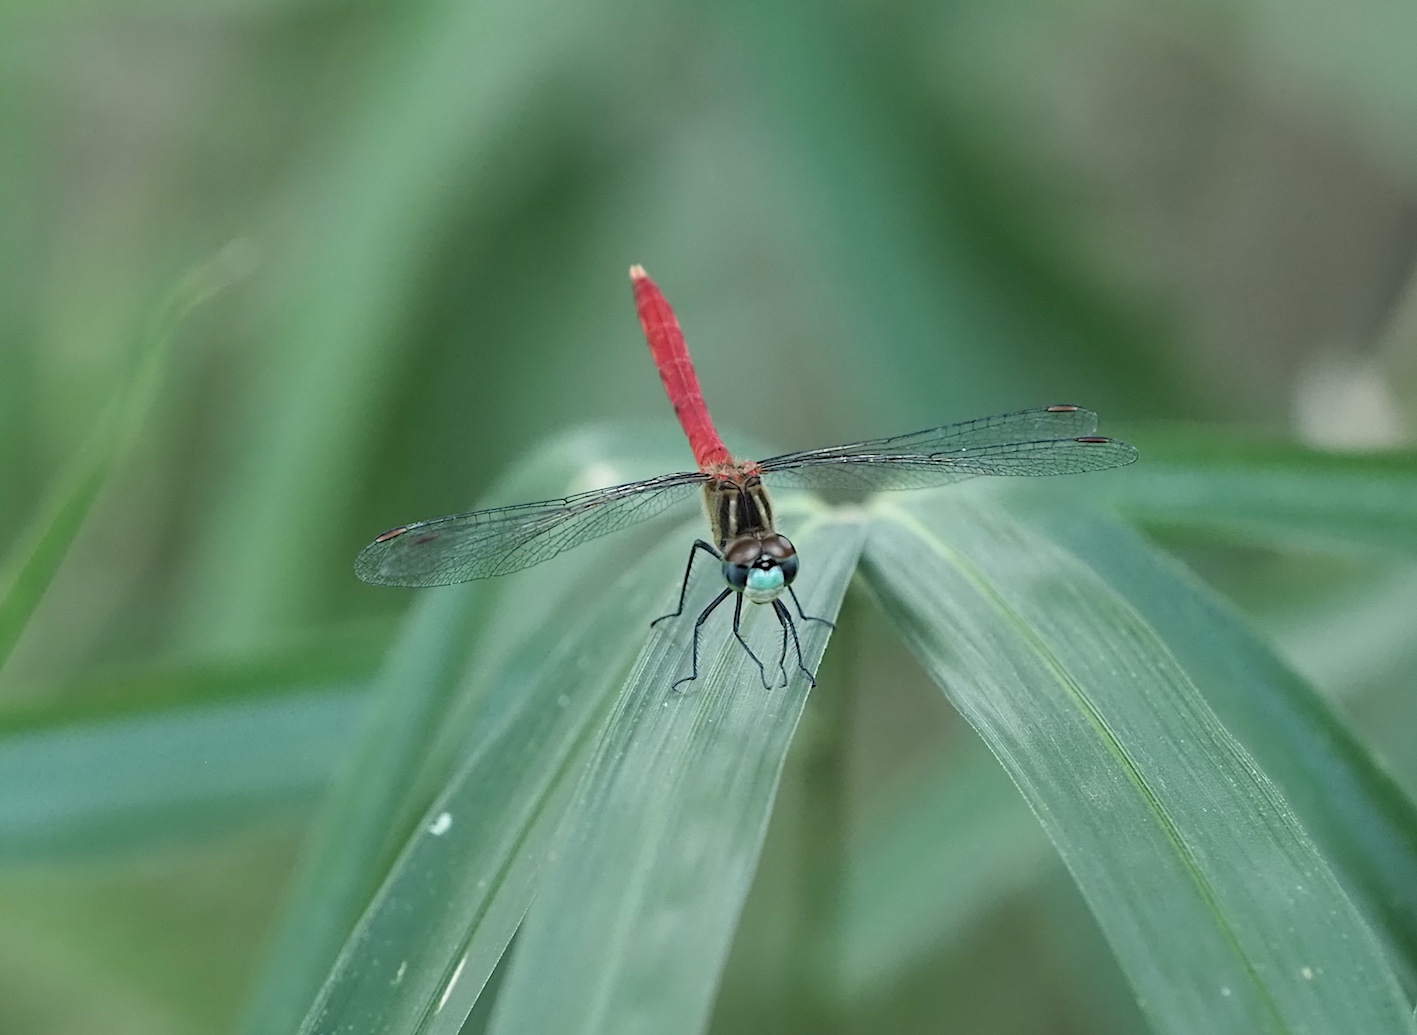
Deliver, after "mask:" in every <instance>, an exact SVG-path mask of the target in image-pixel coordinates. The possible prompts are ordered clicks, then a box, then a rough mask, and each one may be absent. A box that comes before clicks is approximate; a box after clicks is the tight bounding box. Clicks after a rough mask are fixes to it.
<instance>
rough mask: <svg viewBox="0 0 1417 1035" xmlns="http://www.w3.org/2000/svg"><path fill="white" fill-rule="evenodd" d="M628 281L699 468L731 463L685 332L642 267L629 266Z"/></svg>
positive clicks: (647, 336)
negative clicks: (686, 340)
mask: <svg viewBox="0 0 1417 1035" xmlns="http://www.w3.org/2000/svg"><path fill="white" fill-rule="evenodd" d="M630 282H631V283H632V284H633V285H634V287H635V308H637V309H638V310H639V312H640V324H641V326H643V327H644V329H645V338H646V339H648V341H649V350H650V352H651V353H652V354H653V356H654V365H655V366H657V367H658V368H659V376H660V378H661V379H663V381H664V388H665V391H667V392H668V393H669V401H670V402H671V403H673V404H674V413H675V414H676V415H677V416H678V418H679V423H680V425H682V426H683V428H684V434H685V435H687V436H689V446H690V447H691V448H692V449H693V451H694V459H695V461H697V462H698V465H699V470H701V471H710V470H713V469H715V468H718V467H722V466H723V465H724V464H731V463H732V462H733V456H732V454H731V453H729V452H728V448H727V447H726V446H725V445H724V444H723V439H721V438H719V436H718V430H717V429H716V428H715V427H714V426H713V418H712V417H710V416H709V411H708V404H707V403H705V402H704V394H703V392H701V391H700V390H699V379H698V376H697V375H696V374H695V373H694V361H693V360H691V359H690V358H689V346H688V345H687V344H685V342H684V332H683V331H681V330H680V329H679V321H678V319H676V318H675V316H674V310H673V309H671V308H670V307H669V303H668V301H666V300H665V297H664V295H663V293H662V292H661V291H660V290H659V287H658V286H657V285H656V284H655V282H654V281H652V280H650V279H649V274H647V273H645V270H644V267H643V266H631V267H630Z"/></svg>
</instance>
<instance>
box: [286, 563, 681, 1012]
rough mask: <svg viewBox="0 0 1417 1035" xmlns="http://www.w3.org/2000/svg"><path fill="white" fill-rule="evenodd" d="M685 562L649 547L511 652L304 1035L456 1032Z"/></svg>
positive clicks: (525, 895)
mask: <svg viewBox="0 0 1417 1035" xmlns="http://www.w3.org/2000/svg"><path fill="white" fill-rule="evenodd" d="M680 558H681V544H680V543H679V542H677V541H675V540H672V539H666V540H665V541H663V542H662V543H661V544H660V546H659V548H658V549H655V550H651V551H648V552H647V553H646V555H645V556H643V557H642V558H641V559H640V561H639V563H638V564H636V565H634V566H633V567H632V568H631V569H630V570H629V571H628V572H626V574H625V575H624V576H623V577H622V578H620V579H619V580H618V581H617V582H615V583H613V584H612V585H611V587H610V589H609V591H607V590H606V588H605V586H604V584H601V585H600V587H599V592H598V593H597V594H596V596H595V598H594V601H592V600H591V599H590V598H589V597H588V596H587V595H586V593H585V592H584V591H583V592H582V595H581V602H582V604H583V605H584V606H582V607H581V608H580V609H579V611H580V616H579V620H578V621H575V622H572V623H567V624H566V625H562V626H559V632H558V635H557V637H556V639H555V641H554V644H555V645H554V646H551V647H550V648H549V649H548V644H547V643H546V642H545V641H544V640H543V639H541V638H540V637H531V638H530V639H528V640H527V641H526V642H525V643H524V644H523V646H522V648H521V649H520V650H519V651H516V652H514V653H513V654H512V655H511V656H510V657H509V658H508V659H507V662H506V665H505V668H504V669H503V672H502V674H501V676H500V678H499V679H498V680H497V681H496V683H495V684H494V685H492V686H491V687H489V688H488V692H487V694H486V696H485V698H484V699H483V701H482V702H481V706H480V707H479V708H478V709H477V712H476V714H475V715H474V717H473V721H472V723H471V730H472V735H473V740H472V741H471V742H470V748H469V750H470V753H469V754H468V756H467V758H466V760H465V761H464V762H463V763H462V765H461V767H460V769H459V770H458V772H456V773H455V774H454V776H453V777H452V779H451V781H450V782H449V783H448V784H447V786H446V788H445V789H444V790H443V791H442V793H441V794H440V795H439V796H438V797H437V799H436V800H435V801H434V803H433V806H432V807H431V809H430V810H429V811H428V814H427V816H426V818H425V822H424V823H423V825H422V826H421V827H420V828H419V830H418V832H417V833H416V834H415V836H414V837H413V839H412V840H411V841H410V842H409V844H408V845H407V846H406V848H405V850H404V852H403V855H402V857H401V858H400V859H399V861H398V862H397V864H396V865H395V867H394V869H393V871H392V872H391V874H390V876H389V878H388V880H387V881H386V882H385V884H384V886H383V888H382V889H381V890H380V892H379V894H378V896H377V897H376V898H375V900H374V902H373V903H372V904H371V906H370V908H369V910H368V912H367V913H366V915H365V916H364V917H363V918H362V919H361V921H360V922H359V925H358V926H357V928H356V929H355V931H354V933H353V934H352V935H351V937H350V939H349V942H348V944H347V945H346V947H345V949H344V951H343V952H342V953H341V955H340V958H339V961H338V963H337V964H336V966H335V969H334V972H333V974H332V975H331V978H330V980H329V981H328V982H327V983H326V985H325V988H324V989H323V990H322V992H321V996H320V1001H319V1003H318V1004H317V1006H316V1008H315V1010H313V1011H312V1012H311V1014H310V1015H309V1016H308V1017H307V1019H306V1022H305V1026H304V1027H303V1028H302V1029H301V1030H302V1031H305V1032H310V1033H312V1035H313V1033H318V1032H324V1031H343V1032H350V1033H355V1032H370V1033H373V1032H381V1033H382V1032H390V1033H394V1032H424V1031H441V1030H451V1031H456V1030H458V1028H459V1027H460V1026H461V1024H462V1022H463V1019H464V1018H465V1017H466V1016H467V1012H468V1011H469V1010H470V1009H471V1006H472V1003H473V1002H474V1001H475V1000H476V998H477V995H478V993H479V992H480V990H481V988H482V986H483V984H484V982H485V981H486V980H487V977H488V975H489V974H490V973H491V970H492V967H493V966H494V965H495V964H496V962H497V960H498V959H499V958H500V956H501V954H502V952H503V950H504V949H505V948H506V945H507V942H508V941H509V940H510V938H511V936H512V933H513V932H514V931H515V930H516V926H517V924H518V923H519V922H520V920H521V917H522V913H523V912H524V911H525V909H526V906H527V903H528V902H529V901H530V898H531V895H532V892H533V890H534V886H535V880H536V877H537V873H538V870H539V868H540V866H541V865H542V863H543V862H544V860H545V857H546V851H545V842H546V840H547V838H548V837H549V836H550V835H551V834H553V833H554V831H555V829H556V825H557V823H558V821H559V817H560V814H561V812H562V810H564V808H565V805H566V801H567V799H568V793H567V792H568V791H569V790H570V788H571V787H573V786H574V782H575V776H576V775H577V774H578V773H579V771H580V767H581V766H582V765H583V763H584V762H585V760H586V758H587V757H588V751H589V749H590V748H591V747H592V746H593V745H594V743H595V738H596V734H597V733H598V731H599V729H600V725H601V722H602V721H603V719H604V717H605V714H606V712H607V709H608V707H609V704H610V701H611V700H612V698H613V695H614V692H615V691H616V690H617V689H618V688H619V686H620V682H621V678H622V677H623V673H624V671H625V669H626V667H627V666H628V665H629V663H630V660H631V658H632V657H633V656H634V652H635V651H636V650H638V649H639V647H640V645H641V644H642V643H643V642H644V640H645V638H646V636H647V635H649V634H648V625H649V622H650V620H651V618H653V617H654V615H655V614H656V613H657V611H658V610H659V609H661V608H662V607H663V605H664V600H665V598H666V590H667V588H668V586H669V583H670V580H671V579H672V578H673V575H672V571H673V568H674V566H675V563H676V562H677V561H678V560H679V559H680Z"/></svg>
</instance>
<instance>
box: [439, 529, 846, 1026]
mask: <svg viewBox="0 0 1417 1035" xmlns="http://www.w3.org/2000/svg"><path fill="white" fill-rule="evenodd" d="M860 536H861V528H860V525H859V522H851V521H833V520H830V519H824V520H819V521H816V522H812V523H810V524H807V525H804V526H802V527H800V529H799V530H798V531H797V533H796V535H795V536H794V538H795V540H796V542H797V545H798V548H799V550H800V552H801V553H802V555H803V556H804V557H805V558H810V560H811V571H812V578H811V579H804V580H802V581H803V583H805V585H804V586H803V587H802V593H801V594H800V595H801V597H802V604H803V606H804V608H805V609H806V611H807V613H808V614H822V615H826V616H831V615H834V614H835V613H836V610H837V608H838V606H839V605H840V602H841V598H842V595H843V594H844V592H845V589H846V584H847V581H848V580H849V578H850V576H851V573H852V570H853V569H854V567H855V563H856V556H857V551H858V549H859V543H860ZM716 624H718V625H719V626H720V628H718V629H716V630H714V631H713V632H712V633H711V634H707V635H706V636H705V643H704V647H703V660H702V663H701V666H702V667H701V669H700V672H701V675H700V678H699V680H698V681H697V682H695V683H694V684H692V686H691V687H690V688H689V690H688V691H687V692H685V693H680V694H675V693H671V692H670V691H669V690H668V686H669V684H670V683H671V682H672V681H673V680H674V679H676V678H678V677H679V676H680V675H682V674H683V673H684V671H685V669H686V668H687V662H688V647H689V638H690V636H691V635H692V633H691V630H690V629H689V628H688V626H689V623H681V624H680V625H679V626H678V627H677V628H676V630H675V631H674V633H673V634H672V635H670V636H666V637H665V638H663V639H659V640H655V641H652V642H651V643H650V645H649V646H648V647H647V648H646V650H645V652H644V653H643V654H642V655H641V657H640V660H639V662H638V663H637V664H636V666H635V670H634V673H633V674H632V675H631V677H630V680H629V682H628V683H627V684H626V686H625V690H624V692H623V693H622V695H621V697H620V700H619V703H618V705H617V707H616V710H615V713H614V715H613V716H612V717H611V719H610V723H609V727H608V729H607V731H606V734H605V736H604V738H603V739H602V741H601V743H600V745H599V747H598V749H597V750H596V754H595V757H594V759H593V761H592V762H591V765H590V769H589V771H588V773H587V774H586V777H585V779H584V780H583V782H582V783H581V785H580V788H579V790H578V791H577V793H576V798H575V801H574V803H573V805H572V806H571V811H570V814H569V815H568V817H567V829H566V830H565V831H564V832H563V834H562V835H561V836H560V837H559V838H558V839H557V842H556V845H555V849H554V851H555V854H554V857H553V859H554V865H553V866H552V867H551V868H550V869H548V871H547V873H546V875H545V878H544V880H543V882H542V886H541V889H540V891H539V893H538V895H537V899H536V903H535V905H534V906H533V908H532V910H531V912H530V914H529V915H528V917H527V920H526V923H525V925H524V926H523V929H522V931H521V934H520V936H519V939H518V943H517V950H516V955H515V957H514V958H513V960H512V963H511V967H510V970H509V972H508V974H507V977H506V981H505V983H504V984H503V986H502V988H501V991H500V994H499V997H498V1001H497V1007H496V1010H495V1012H494V1015H493V1021H492V1027H491V1031H493V1032H496V1033H510V1032H529V1031H535V1032H541V1033H546V1035H554V1033H557V1032H615V1033H631V1032H653V1033H664V1035H670V1033H674V1032H697V1031H699V1030H701V1029H702V1027H703V1026H704V1024H705V1023H706V1022H707V1018H708V1013H709V1009H710V1006H711V1004H712V1000H713V995H714V992H715V990H716V989H717V987H718V982H719V977H720V974H721V971H722V968H723V963H724V960H725V957H726V955H727V952H728V946H729V942H730V939H731V936H732V933H733V929H734V926H735V924H736V922H737V917H738V914H739V911H740V910H741V908H742V903H743V899H744V897H745V896H746V895H747V891H748V886H749V884H750V882H751V880H752V875H753V870H754V867H755V865H756V862H757V857H758V853H759V851H760V849H761V845H762V840H763V836H764V833H765V831H766V827H767V819H768V814H769V811H770V809H771V807H772V802H773V797H774V795H775V792H776V788H777V783H778V778H779V776H780V774H781V771H782V765H783V759H784V757H785V756H786V752H787V747H788V744H789V743H790V741H791V738H792V733H793V730H794V729H795V728H796V725H797V721H798V718H799V717H800V715H801V712H802V706H803V704H804V703H805V701H806V694H807V681H806V679H805V677H803V676H802V674H801V673H800V672H796V673H793V678H792V679H791V681H790V684H789V685H788V686H787V687H785V688H784V687H776V688H774V689H771V690H765V689H763V687H762V686H761V683H760V681H759V673H758V669H757V667H756V666H755V664H754V662H753V661H752V660H751V659H750V658H749V657H748V656H747V654H746V653H745V652H744V650H743V649H742V647H741V646H740V645H739V644H737V643H736V642H735V641H734V640H733V639H732V636H731V634H730V633H729V631H728V630H727V629H725V628H722V626H726V625H727V624H728V622H727V620H726V616H723V617H722V618H721V619H720V621H719V622H718V623H716ZM797 624H798V627H799V631H800V633H801V638H802V651H803V654H804V657H805V663H806V665H807V666H808V667H809V668H814V667H815V666H816V665H817V663H818V661H819V660H820V658H821V654H822V651H823V650H824V648H825V646H826V640H827V633H828V630H827V627H826V626H824V625H822V624H821V623H817V622H802V621H800V620H799V621H798V623H797ZM706 628H707V627H706ZM777 635H778V634H777V623H776V622H775V621H774V620H773V616H772V615H771V614H769V613H767V609H765V608H752V609H750V613H749V615H748V616H747V617H746V618H745V620H744V636H745V637H747V638H748V639H749V640H750V642H753V643H755V649H756V650H758V651H760V652H763V654H764V656H765V657H767V658H769V659H771V658H772V657H774V656H775V652H776V648H777ZM791 653H792V652H791V649H790V648H789V650H788V654H789V662H788V663H789V665H790V664H791ZM771 667H772V666H771V664H769V668H770V669H771ZM553 974H554V975H555V980H554V981H548V980H547V975H553ZM427 1030H429V1031H443V1030H445V1029H444V1028H442V1027H439V1026H430V1027H429V1028H428V1029H427ZM446 1030H455V1029H451V1028H449V1029H446Z"/></svg>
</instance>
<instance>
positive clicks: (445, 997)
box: [433, 956, 467, 1013]
mask: <svg viewBox="0 0 1417 1035" xmlns="http://www.w3.org/2000/svg"><path fill="white" fill-rule="evenodd" d="M466 964H467V957H466V956H464V957H463V958H462V959H460V960H458V966H457V969H456V970H454V971H453V976H452V977H450V978H449V979H448V987H447V988H445V989H443V997H442V998H441V999H439V1000H438V1010H441V1009H442V1008H443V1007H445V1006H447V1005H448V996H450V995H452V994H453V986H454V985H456V984H457V983H458V978H460V977H462V968H463V967H464V966H465V965H466ZM438 1010H434V1011H433V1012H434V1013H437V1012H438Z"/></svg>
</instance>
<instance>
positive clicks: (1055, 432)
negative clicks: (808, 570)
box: [761, 406, 1097, 470]
mask: <svg viewBox="0 0 1417 1035" xmlns="http://www.w3.org/2000/svg"><path fill="white" fill-rule="evenodd" d="M1096 431H1097V414H1095V413H1093V412H1092V411H1091V410H1084V409H1083V408H1082V407H1081V406H1040V407H1038V408H1036V409H1032V410H1019V411H1017V412H1015V413H1000V414H996V415H995V416H993V417H978V418H976V419H975V420H964V421H960V422H959V423H958V424H946V425H944V426H943V427H939V428H926V429H925V430H924V431H912V432H910V433H909V434H908V435H892V436H891V437H890V438H872V439H867V440H866V441H865V442H849V443H847V444H846V445H844V446H830V447H828V448H826V449H808V450H804V451H803V452H800V453H786V454H784V455H782V456H775V457H773V458H772V459H770V460H764V461H763V462H762V465H761V466H762V467H763V469H764V470H767V469H768V468H769V466H772V467H776V468H786V467H795V466H797V465H798V464H799V463H802V462H805V461H808V460H811V461H814V462H817V461H820V460H823V459H826V458H830V457H842V456H857V455H861V454H867V453H869V454H872V455H879V454H889V453H901V454H907V455H910V456H932V455H934V454H936V453H948V452H953V451H955V450H959V449H967V448H971V447H973V446H1000V445H1009V444H1011V443H1015V442H1043V441H1047V440H1052V439H1061V438H1082V437H1084V436H1087V435H1092V434H1095V433H1096Z"/></svg>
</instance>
